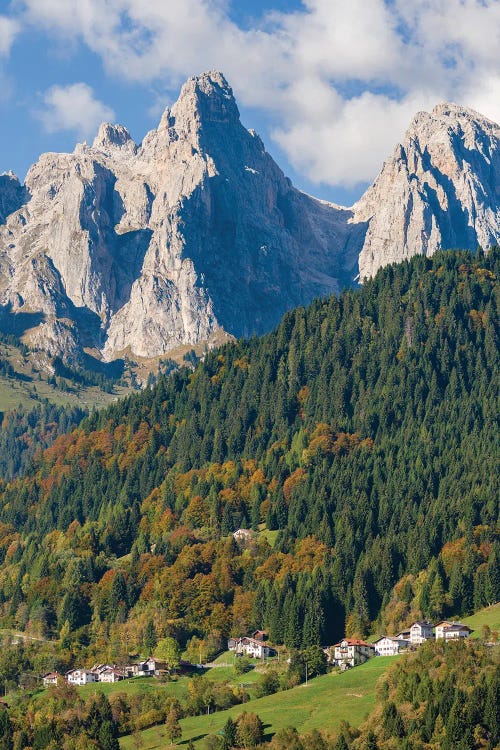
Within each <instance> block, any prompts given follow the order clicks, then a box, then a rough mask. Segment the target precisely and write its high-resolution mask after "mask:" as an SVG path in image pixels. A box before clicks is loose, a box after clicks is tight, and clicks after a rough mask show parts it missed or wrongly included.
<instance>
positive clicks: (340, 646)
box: [330, 638, 375, 669]
mask: <svg viewBox="0 0 500 750" xmlns="http://www.w3.org/2000/svg"><path fill="white" fill-rule="evenodd" d="M331 649H333V662H334V664H336V665H337V666H339V667H343V668H344V669H345V668H347V667H357V666H358V664H364V662H365V661H368V659H369V658H370V657H372V656H374V655H375V647H374V646H373V645H372V644H371V643H365V641H361V640H358V639H357V638H344V640H342V641H340V643H336V644H335V646H332V647H331ZM331 649H330V652H331Z"/></svg>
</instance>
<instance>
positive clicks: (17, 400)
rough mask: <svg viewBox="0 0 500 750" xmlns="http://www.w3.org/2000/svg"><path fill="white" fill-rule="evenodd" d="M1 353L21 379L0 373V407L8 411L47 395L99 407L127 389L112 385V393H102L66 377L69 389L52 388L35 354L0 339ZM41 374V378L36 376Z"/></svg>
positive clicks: (53, 399) (55, 399) (61, 401)
mask: <svg viewBox="0 0 500 750" xmlns="http://www.w3.org/2000/svg"><path fill="white" fill-rule="evenodd" d="M0 357H2V358H3V359H6V360H8V361H9V362H10V364H11V365H12V367H13V368H14V370H15V371H16V373H18V375H20V376H21V379H17V378H10V377H5V376H3V375H0V411H3V412H7V411H10V410H12V409H15V408H17V407H18V406H19V404H22V405H23V406H25V407H34V406H35V405H36V403H37V401H40V400H41V399H44V398H47V399H48V400H49V401H50V402H51V403H53V404H58V405H64V404H67V405H69V406H86V407H87V408H92V407H94V406H95V407H97V408H99V407H101V406H105V405H106V404H109V403H110V402H111V401H114V400H116V399H117V398H119V397H122V396H125V395H127V393H129V392H130V389H127V388H123V387H121V386H116V387H115V393H114V394H111V393H105V392H104V391H102V390H101V389H100V388H98V387H96V386H91V387H83V386H82V387H79V388H78V389H77V388H76V387H75V386H74V385H72V384H71V383H70V381H67V383H68V385H69V387H70V391H69V392H64V391H61V390H60V389H59V388H54V386H52V385H50V384H49V383H48V382H47V381H48V378H49V375H48V374H47V373H46V372H43V371H41V370H39V369H38V368H37V367H36V366H35V364H34V357H35V355H34V354H31V355H27V356H24V355H23V354H22V353H21V352H20V351H19V349H16V347H14V346H10V345H9V344H5V343H3V342H0ZM39 378H40V379H39Z"/></svg>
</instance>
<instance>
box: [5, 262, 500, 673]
mask: <svg viewBox="0 0 500 750" xmlns="http://www.w3.org/2000/svg"><path fill="white" fill-rule="evenodd" d="M499 273H500V252H499V250H498V249H493V250H492V251H491V252H490V253H489V255H488V256H487V257H484V256H483V254H482V253H481V254H478V255H477V256H474V255H473V254H471V253H458V252H457V253H453V252H448V253H438V254H436V255H435V256H434V257H433V258H432V259H426V258H424V257H420V256H419V257H416V258H414V259H413V260H412V261H411V262H410V263H403V264H401V265H398V266H393V267H389V268H386V269H383V270H382V271H380V272H379V273H378V274H377V276H376V277H375V278H374V279H373V280H371V281H369V282H367V283H366V284H365V285H364V286H363V288H361V289H360V290H356V291H348V292H344V293H343V294H342V295H341V297H340V298H336V297H334V296H332V297H330V298H329V299H327V300H318V301H316V302H315V303H313V304H312V305H311V306H310V307H309V308H308V309H303V308H299V309H297V310H295V311H293V312H290V313H288V314H287V315H286V316H285V317H284V319H283V321H282V323H281V324H280V326H279V327H278V329H277V330H276V331H274V332H273V333H271V334H269V335H267V336H265V337H262V338H259V339H257V338H255V339H252V340H249V341H239V342H237V343H236V344H228V345H226V346H224V347H222V348H221V349H218V350H216V351H213V352H212V353H210V354H208V355H207V357H206V359H205V361H204V362H203V363H201V364H199V365H198V366H197V367H196V369H195V370H194V372H191V371H188V370H182V371H180V372H178V373H174V374H173V375H172V376H171V377H169V378H162V379H161V380H160V382H159V383H158V385H157V386H155V387H154V388H152V389H147V390H146V391H144V392H143V393H141V394H136V395H132V396H130V397H128V398H127V399H125V400H124V401H121V402H119V403H117V404H116V405H113V406H111V407H109V408H108V409H106V410H104V411H101V412H96V413H94V414H93V415H91V416H90V417H89V418H87V419H86V420H85V421H84V422H83V423H82V425H81V426H80V427H79V428H78V429H77V430H75V431H74V432H72V433H70V434H68V435H64V436H61V437H59V438H58V439H57V440H56V442H55V443H54V445H53V446H51V447H50V448H48V449H47V450H46V451H45V452H44V454H43V456H42V457H41V458H40V459H39V460H38V461H37V463H36V464H35V466H34V467H33V468H32V469H30V470H29V472H28V473H27V474H26V476H25V477H24V478H22V479H19V480H17V481H14V482H12V483H11V484H5V485H3V486H2V487H1V493H0V559H1V560H2V563H3V564H2V568H1V572H0V602H1V603H2V604H1V606H2V614H3V620H4V622H5V623H7V624H12V625H16V627H21V628H28V629H31V630H34V631H37V632H39V633H40V634H42V635H46V634H48V635H55V634H59V635H60V637H61V643H62V645H63V647H65V648H70V649H72V650H73V651H75V650H78V649H83V650H86V651H87V652H88V658H89V659H90V658H92V656H93V655H98V656H99V658H104V656H105V654H109V658H111V657H112V656H114V657H117V655H119V654H120V653H121V651H123V650H124V649H128V650H132V651H134V650H135V651H141V650H142V651H146V650H147V646H148V643H147V642H146V641H147V639H149V643H150V642H151V626H150V625H148V623H149V621H150V620H154V621H155V630H156V635H157V636H162V635H173V636H174V637H175V638H177V639H178V640H179V642H180V643H181V644H182V645H185V644H186V642H187V641H188V640H189V639H190V638H192V637H194V636H196V637H197V638H200V639H203V640H204V642H205V644H208V643H211V644H215V643H217V640H218V638H219V637H220V636H221V635H223V636H225V635H228V634H240V633H242V632H245V631H247V630H248V629H250V628H253V627H266V628H268V629H269V630H270V637H271V640H272V641H273V642H274V643H276V644H280V643H285V644H286V645H288V646H296V647H300V646H307V645H309V644H311V643H322V644H328V643H331V642H333V641H334V640H335V639H336V638H338V637H339V636H341V635H342V634H343V633H344V632H345V631H347V633H349V634H355V633H356V634H359V635H366V634H367V633H368V632H370V630H376V629H377V623H379V624H380V621H381V618H385V621H387V622H390V623H391V624H392V625H391V626H392V627H393V628H397V627H399V626H400V625H401V624H404V620H405V619H406V618H407V617H410V616H411V617H413V616H428V617H438V616H440V615H442V614H445V613H453V614H457V615H459V614H465V613H466V612H468V611H472V609H473V607H474V605H476V606H483V605H485V604H488V603H491V602H493V601H495V600H498V599H499V598H500V580H499V573H498V571H499V565H498V560H499V554H500V553H499V536H498V487H497V483H496V479H497V476H498V473H497V472H498V463H497V461H498V445H499V428H498V419H497V415H498V411H497V397H498V380H497V377H498V371H499V368H498V364H499V363H498V338H497V337H498V292H499V285H498V276H499ZM240 527H243V528H251V529H253V530H254V537H253V538H252V539H250V540H248V541H247V542H245V543H237V542H236V541H235V540H234V539H233V537H232V535H231V534H232V532H233V531H234V530H236V529H238V528H240ZM273 531H274V532H276V533H272V532H273ZM421 571H424V572H423V573H421ZM148 634H149V635H148ZM123 644H125V645H123ZM207 648H208V645H207Z"/></svg>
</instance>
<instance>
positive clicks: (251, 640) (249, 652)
mask: <svg viewBox="0 0 500 750" xmlns="http://www.w3.org/2000/svg"><path fill="white" fill-rule="evenodd" d="M266 641H267V633H266V632H265V631H264V630H256V631H255V632H254V633H252V635H251V636H247V635H245V636H243V637H242V638H230V639H229V640H228V642H227V647H228V649H229V651H233V652H234V653H235V654H236V656H249V657H250V658H252V659H267V657H269V656H275V654H276V651H275V650H274V649H273V648H271V646H269V644H268V643H266Z"/></svg>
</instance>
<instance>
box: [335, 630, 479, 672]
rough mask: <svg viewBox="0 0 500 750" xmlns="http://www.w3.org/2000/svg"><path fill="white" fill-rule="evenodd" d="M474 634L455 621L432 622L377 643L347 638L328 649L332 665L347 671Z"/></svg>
mask: <svg viewBox="0 0 500 750" xmlns="http://www.w3.org/2000/svg"><path fill="white" fill-rule="evenodd" d="M472 632H473V631H472V630H471V628H469V627H468V626H467V625H463V624H462V623H461V622H454V621H452V620H443V621H442V622H438V623H437V625H433V624H432V623H431V622H414V623H413V625H412V626H411V627H410V629H409V630H403V631H402V632H401V633H398V635H395V636H389V635H383V636H381V637H380V638H378V639H377V640H376V641H374V643H366V642H365V641H362V640H359V639H357V638H344V639H343V640H342V641H340V643H336V644H335V645H334V646H330V648H328V649H326V650H325V653H326V654H327V656H328V658H329V660H330V663H332V664H334V665H336V666H339V667H341V668H342V669H348V668H349V667H356V666H358V665H359V664H363V663H364V662H365V661H367V660H368V659H370V658H371V657H372V656H396V654H399V653H401V651H405V650H407V649H409V648H416V647H417V646H420V645H421V644H422V643H424V641H428V640H431V639H434V638H435V639H440V638H442V639H444V640H445V641H450V640H455V639H457V638H468V637H469V635H470V634H471V633H472Z"/></svg>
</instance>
